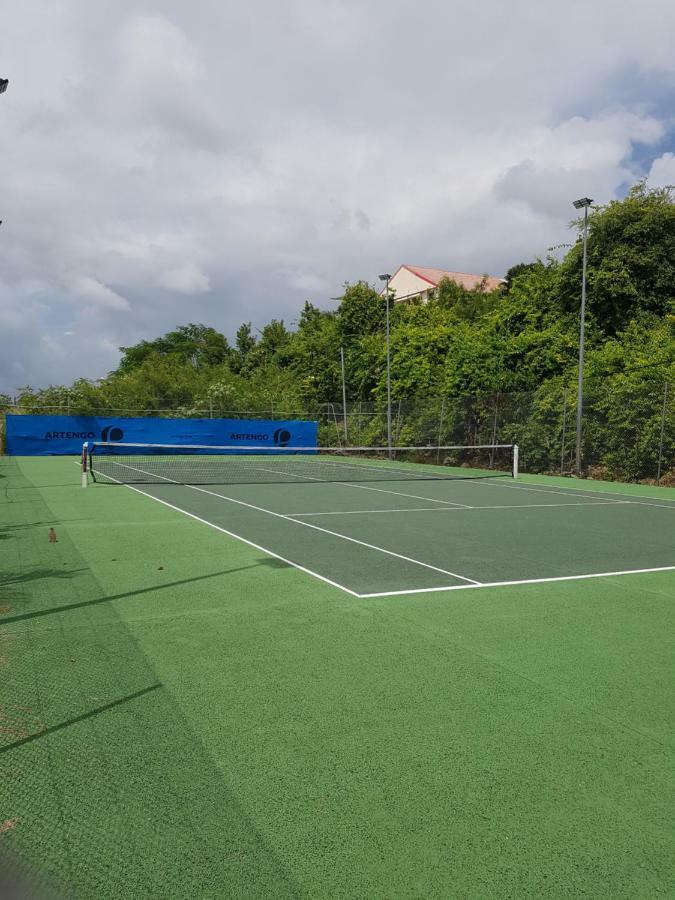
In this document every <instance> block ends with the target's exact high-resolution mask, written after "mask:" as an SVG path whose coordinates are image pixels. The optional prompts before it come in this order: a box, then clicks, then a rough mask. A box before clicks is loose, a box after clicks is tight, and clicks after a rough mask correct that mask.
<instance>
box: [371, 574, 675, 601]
mask: <svg viewBox="0 0 675 900" xmlns="http://www.w3.org/2000/svg"><path fill="white" fill-rule="evenodd" d="M648 572H675V566H654V567H653V568H651V569H623V570H622V571H620V572H589V573H588V574H586V575H558V576H556V577H555V578H523V579H521V580H519V581H485V582H483V583H482V584H451V585H448V587H431V588H413V589H411V590H408V591H380V592H377V593H374V594H357V597H358V598H359V600H367V599H370V598H372V597H398V596H402V595H404V594H434V593H437V592H438V591H466V590H478V589H482V588H494V587H509V586H511V585H518V584H548V583H549V582H553V581H583V580H584V579H588V578H614V577H616V576H618V575H643V574H646V573H648Z"/></svg>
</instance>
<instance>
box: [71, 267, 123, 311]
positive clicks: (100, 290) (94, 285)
mask: <svg viewBox="0 0 675 900" xmlns="http://www.w3.org/2000/svg"><path fill="white" fill-rule="evenodd" d="M72 290H73V294H74V295H75V296H77V297H79V298H80V299H82V300H86V301H87V302H88V303H93V304H94V305H95V306H102V307H107V308H108V309H115V310H120V311H125V312H126V311H127V310H130V309H131V306H130V305H129V301H128V300H127V299H126V298H125V297H121V296H120V295H119V294H117V293H115V291H113V290H111V289H110V288H109V287H107V286H106V285H105V284H101V282H100V281H97V280H96V279H95V278H90V277H89V276H88V275H80V276H78V277H77V278H75V279H74V280H73V285H72Z"/></svg>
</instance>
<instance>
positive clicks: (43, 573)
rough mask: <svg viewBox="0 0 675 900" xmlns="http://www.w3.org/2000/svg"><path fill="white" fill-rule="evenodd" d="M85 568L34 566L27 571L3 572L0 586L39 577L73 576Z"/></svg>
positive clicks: (11, 585) (33, 579) (10, 585)
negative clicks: (34, 567)
mask: <svg viewBox="0 0 675 900" xmlns="http://www.w3.org/2000/svg"><path fill="white" fill-rule="evenodd" d="M86 571H87V569H46V568H36V569H32V570H30V571H28V572H3V573H2V575H0V587H13V586H14V585H20V584H25V583H26V582H28V581H39V580H40V579H41V578H74V577H75V576H76V575H78V574H79V573H80V572H86Z"/></svg>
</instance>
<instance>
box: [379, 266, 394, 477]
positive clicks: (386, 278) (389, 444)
mask: <svg viewBox="0 0 675 900" xmlns="http://www.w3.org/2000/svg"><path fill="white" fill-rule="evenodd" d="M379 277H380V281H385V282H386V288H385V300H386V304H387V318H386V323H387V324H386V332H387V452H388V455H389V459H391V458H392V456H393V453H392V441H391V346H390V340H389V282H390V281H391V275H388V274H385V275H380V276H379Z"/></svg>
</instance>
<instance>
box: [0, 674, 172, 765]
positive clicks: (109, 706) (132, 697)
mask: <svg viewBox="0 0 675 900" xmlns="http://www.w3.org/2000/svg"><path fill="white" fill-rule="evenodd" d="M161 687H162V685H161V684H151V685H150V687H146V688H142V689H141V690H140V691H134V693H133V694H127V696H126V697H119V698H118V699H117V700H111V701H110V703H104V704H103V706H97V707H96V709H90V710H89V711H88V712H86V713H82V714H81V715H79V716H73V718H72V719H66V720H65V721H64V722H59V723H58V724H57V725H50V726H49V728H43V729H42V731H37V732H36V733H35V734H29V735H27V736H26V737H23V738H20V739H19V740H18V741H14V743H13V744H5V746H4V747H0V753H7V752H8V751H9V750H16V749H17V747H23V745H24V744H29V743H30V742H31V741H36V740H38V738H42V737H45V736H46V735H48V734H54V732H55V731H61V730H62V729H63V728H69V727H70V726H71V725H77V724H78V722H84V721H85V720H86V719H91V718H92V717H93V716H98V715H100V714H101V713H104V712H107V711H108V710H109V709H114V708H115V707H116V706H121V704H122V703H128V702H129V701H130V700H136V699H137V698H138V697H142V696H143V695H144V694H149V693H150V691H156V690H157V689H158V688H161Z"/></svg>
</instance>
